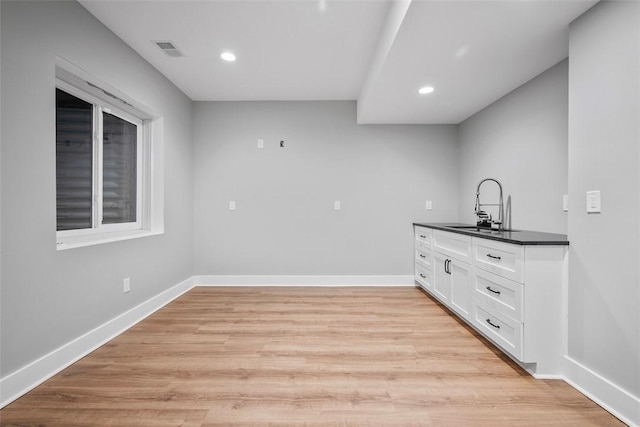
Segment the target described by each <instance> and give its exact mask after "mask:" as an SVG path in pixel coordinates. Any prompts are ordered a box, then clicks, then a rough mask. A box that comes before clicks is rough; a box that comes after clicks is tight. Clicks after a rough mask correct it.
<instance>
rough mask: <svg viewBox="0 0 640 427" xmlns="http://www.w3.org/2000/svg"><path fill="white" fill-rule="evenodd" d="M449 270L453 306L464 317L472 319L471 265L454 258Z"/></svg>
mask: <svg viewBox="0 0 640 427" xmlns="http://www.w3.org/2000/svg"><path fill="white" fill-rule="evenodd" d="M449 272H450V276H451V301H450V305H451V308H453V309H454V311H455V312H456V313H458V314H459V315H460V316H462V317H463V318H464V319H467V320H469V321H471V297H472V287H471V285H472V281H471V277H472V274H471V266H470V265H469V264H465V263H463V262H459V261H456V260H452V261H451V262H450V265H449Z"/></svg>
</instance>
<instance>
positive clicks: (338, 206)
mask: <svg viewBox="0 0 640 427" xmlns="http://www.w3.org/2000/svg"><path fill="white" fill-rule="evenodd" d="M340 209H342V204H341V203H340V200H336V201H335V202H333V210H336V211H339V210H340Z"/></svg>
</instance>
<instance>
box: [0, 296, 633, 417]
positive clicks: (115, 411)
mask: <svg viewBox="0 0 640 427" xmlns="http://www.w3.org/2000/svg"><path fill="white" fill-rule="evenodd" d="M0 424H1V425H2V426H30V425H42V426H65V427H68V426H186V427H195V426H221V425H225V426H234V425H235V426H247V425H265V426H266V425H269V426H273V425H278V426H280V425H282V426H301V425H305V426H378V425H379V426H514V425H518V426H554V425H555V426H580V427H583V426H620V425H623V424H622V423H621V422H620V421H619V420H617V419H616V418H614V417H613V416H611V415H610V414H609V413H608V412H606V411H604V410H603V409H602V408H600V407H599V406H598V405H596V404H595V403H593V402H592V401H590V400H589V399H587V398H586V397H585V396H583V395H582V394H580V393H579V392H577V391H576V390H574V389H573V388H571V387H570V386H568V385H567V384H565V383H564V382H562V381H557V380H556V381H541V380H535V379H533V378H532V377H531V376H529V375H528V374H527V373H526V372H524V371H523V370H522V369H521V368H520V367H518V366H517V365H516V364H514V363H513V362H512V361H511V360H510V359H509V358H507V357H506V356H504V354H502V353H501V352H500V351H499V350H497V349H496V348H495V347H493V345H491V344H490V343H489V342H487V341H486V340H484V339H483V338H481V337H479V336H478V334H477V333H475V331H473V330H472V329H471V328H469V327H468V326H467V325H465V324H464V323H462V322H461V321H460V320H458V319H456V318H455V317H453V316H452V315H451V314H450V313H449V312H448V311H447V310H446V309H445V308H443V307H442V306H441V305H440V304H438V303H437V302H436V301H434V300H433V299H431V298H430V297H429V296H427V295H426V294H424V293H423V292H422V291H420V290H418V289H412V288H377V287H376V288H321V287H318V288H296V287H286V288H285V287H282V288H278V287H274V288H195V289H193V290H191V291H190V292H188V293H187V294H185V295H183V296H181V297H180V298H178V299H177V300H175V301H173V302H172V303H170V304H169V305H167V306H166V307H164V308H163V309H161V310H160V311H158V312H156V313H154V314H153V315H151V316H150V317H149V318H147V319H145V320H144V321H142V322H140V323H139V324H137V325H136V326H134V327H133V328H131V329H130V330H128V331H127V332H125V333H124V334H122V335H120V336H119V337H117V338H115V339H114V340H112V341H110V342H109V343H107V344H105V345H104V346H102V347H101V348H99V349H98V350H96V351H95V352H93V353H92V354H90V355H88V356H87V357H85V358H83V359H82V360H80V361H78V362H77V363H75V364H74V365H73V366H70V367H69V368H67V369H65V370H64V371H63V372H61V373H60V374H58V375H56V376H55V377H53V378H52V379H50V380H49V381H47V382H45V383H44V384H42V385H41V386H39V387H37V388H36V389H34V390H33V391H31V392H30V393H28V394H26V395H25V396H23V397H22V398H20V399H18V400H16V401H15V402H13V403H12V404H10V405H9V406H7V407H6V408H4V409H3V410H2V411H0Z"/></svg>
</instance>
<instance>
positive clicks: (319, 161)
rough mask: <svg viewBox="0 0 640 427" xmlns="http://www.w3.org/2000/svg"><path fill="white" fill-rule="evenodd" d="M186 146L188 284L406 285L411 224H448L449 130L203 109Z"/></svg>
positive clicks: (223, 106) (310, 111)
mask: <svg viewBox="0 0 640 427" xmlns="http://www.w3.org/2000/svg"><path fill="white" fill-rule="evenodd" d="M258 138H262V139H264V141H265V148H264V149H257V148H256V145H257V139H258ZM280 140H285V148H279V147H278V143H279V141H280ZM194 144H195V145H194V184H195V186H194V196H195V198H194V200H195V222H194V224H195V230H196V234H195V238H194V246H195V250H194V255H195V269H194V270H195V271H194V272H195V274H199V275H207V274H239V275H245V274H248V275H252V274H256V275H257V274H266V275H292V274H293V275H316V274H327V275H352V274H353V275H411V274H412V272H413V256H412V250H413V238H412V233H413V231H412V226H411V223H412V222H413V221H450V220H452V219H453V220H455V219H456V216H457V210H458V206H457V197H456V192H457V188H458V183H457V179H458V174H457V162H458V146H457V130H456V126H449V125H357V124H356V104H355V102H353V101H337V102H223V103H215V102H209V103H206V102H202V103H195V107H194ZM230 200H235V201H236V203H237V210H236V211H229V210H228V202H229V201H230ZM334 200H340V201H341V202H342V210H341V211H334V210H333V202H334ZM426 200H432V201H433V207H434V209H433V210H432V211H426V210H425V201H426Z"/></svg>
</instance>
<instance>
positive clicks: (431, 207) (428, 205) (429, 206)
mask: <svg viewBox="0 0 640 427" xmlns="http://www.w3.org/2000/svg"><path fill="white" fill-rule="evenodd" d="M424 208H425V209H426V210H428V211H430V210H431V209H433V205H432V204H431V200H427V202H426V203H425V204H424Z"/></svg>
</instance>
